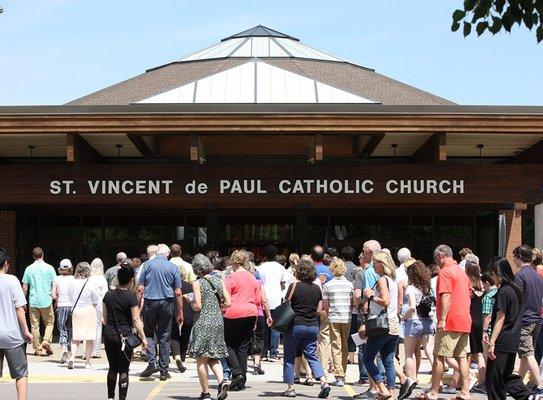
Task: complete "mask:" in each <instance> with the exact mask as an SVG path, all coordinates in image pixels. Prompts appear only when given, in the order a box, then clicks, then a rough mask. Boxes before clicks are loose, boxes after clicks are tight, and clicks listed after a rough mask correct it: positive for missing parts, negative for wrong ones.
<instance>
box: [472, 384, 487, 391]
mask: <svg viewBox="0 0 543 400" xmlns="http://www.w3.org/2000/svg"><path fill="white" fill-rule="evenodd" d="M470 393H477V394H486V384H485V383H478V384H476V385H473V387H472V388H471V390H470Z"/></svg>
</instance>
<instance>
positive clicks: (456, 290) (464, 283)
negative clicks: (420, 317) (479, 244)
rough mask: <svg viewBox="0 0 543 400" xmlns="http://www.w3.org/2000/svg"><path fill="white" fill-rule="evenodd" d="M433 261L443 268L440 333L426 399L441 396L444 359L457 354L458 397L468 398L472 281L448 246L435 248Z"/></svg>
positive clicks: (439, 295)
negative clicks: (459, 385) (468, 351)
mask: <svg viewBox="0 0 543 400" xmlns="http://www.w3.org/2000/svg"><path fill="white" fill-rule="evenodd" d="M434 261H435V263H436V264H437V265H438V266H439V267H440V269H441V270H440V271H439V275H438V278H437V333H436V338H435V345H434V356H435V358H434V365H433V368H432V371H433V373H432V387H431V389H430V391H429V392H428V393H425V394H424V395H423V398H426V399H430V400H434V399H437V398H438V393H439V385H440V383H441V379H442V378H443V370H444V363H445V358H448V357H454V358H455V359H456V361H457V362H458V365H459V369H460V380H461V383H462V390H461V392H460V394H458V395H457V398H462V399H469V398H470V394H469V365H468V360H467V358H466V347H467V345H468V338H469V332H470V330H471V316H470V312H469V311H470V305H471V293H470V281H469V278H468V276H467V275H466V273H465V272H464V271H463V270H462V269H461V268H460V267H459V266H458V264H457V263H456V261H455V260H454V259H453V252H452V250H451V248H450V247H449V246H446V245H444V244H442V245H439V246H438V247H436V249H435V250H434Z"/></svg>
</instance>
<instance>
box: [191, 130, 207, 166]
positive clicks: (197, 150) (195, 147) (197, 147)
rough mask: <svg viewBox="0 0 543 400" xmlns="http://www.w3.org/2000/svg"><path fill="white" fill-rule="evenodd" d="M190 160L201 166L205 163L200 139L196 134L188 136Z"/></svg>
mask: <svg viewBox="0 0 543 400" xmlns="http://www.w3.org/2000/svg"><path fill="white" fill-rule="evenodd" d="M189 146H190V160H191V161H194V162H197V163H198V164H200V165H202V164H204V163H205V162H206V155H205V149H204V144H203V143H202V138H201V137H200V135H198V134H197V133H193V134H191V135H190V136H189Z"/></svg>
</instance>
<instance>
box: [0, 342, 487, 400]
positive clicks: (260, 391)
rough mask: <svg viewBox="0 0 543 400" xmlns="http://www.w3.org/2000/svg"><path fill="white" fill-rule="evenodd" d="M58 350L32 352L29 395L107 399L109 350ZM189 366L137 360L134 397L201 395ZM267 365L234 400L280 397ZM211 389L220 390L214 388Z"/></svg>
mask: <svg viewBox="0 0 543 400" xmlns="http://www.w3.org/2000/svg"><path fill="white" fill-rule="evenodd" d="M55 350H58V348H55ZM57 354H59V353H58V351H56V353H55V356H53V357H54V358H53V357H48V358H45V357H43V358H42V357H35V356H33V355H31V356H29V371H30V377H29V381H30V389H29V390H30V395H29V399H30V400H49V399H55V400H61V399H77V400H94V399H100V398H102V399H106V398H107V391H106V374H107V369H108V367H107V361H106V359H105V355H104V356H103V358H101V359H96V360H93V361H94V363H93V368H92V369H85V368H84V361H83V360H81V359H78V360H77V362H76V365H75V369H73V370H68V369H67V367H66V365H59V364H58V362H57V358H58V357H57V356H56V355H57ZM170 365H172V364H170ZM185 365H186V366H187V368H188V369H187V371H186V372H185V373H184V374H181V373H179V372H177V370H175V369H174V368H170V373H171V375H172V379H171V380H169V381H167V382H160V381H159V380H158V374H157V375H156V376H155V378H150V379H141V378H139V372H141V371H142V370H143V369H145V366H146V363H144V362H142V361H135V362H133V363H132V365H131V371H130V375H131V382H130V389H129V398H130V399H138V400H152V399H155V400H172V399H173V400H185V399H195V398H198V396H199V394H200V385H199V383H198V376H197V374H196V365H195V363H194V362H192V361H191V360H188V362H187V363H185ZM263 368H264V370H265V371H266V374H265V375H256V374H253V373H252V368H251V367H249V374H248V375H249V376H248V382H247V390H245V391H243V392H231V393H230V394H229V399H242V400H245V399H246V400H249V399H260V398H271V397H279V395H280V393H281V392H282V391H283V390H285V385H284V384H283V383H282V372H283V365H282V362H275V363H263ZM421 372H422V373H421V374H420V375H419V384H420V385H421V386H423V387H425V386H427V385H428V383H429V381H430V366H429V364H428V362H427V361H426V360H424V363H423V366H422V368H421ZM357 374H358V366H357V365H349V366H348V369H347V382H356V381H357V380H358V378H357V376H358V375H357ZM331 378H332V377H331ZM212 379H213V378H212ZM331 380H332V379H330V381H331ZM211 385H212V387H213V388H214V387H215V386H216V382H215V381H214V380H212V381H211ZM365 390H367V386H356V385H353V384H347V385H345V387H343V388H335V387H333V388H332V392H331V395H330V399H336V400H338V399H341V400H346V399H350V398H351V397H352V396H353V395H354V394H355V393H360V392H362V391H365ZM318 392H319V387H318V386H313V387H308V386H304V385H297V387H296V393H297V394H298V397H302V398H304V397H306V398H307V397H309V398H316V397H317V394H318ZM211 393H212V395H215V394H216V393H215V389H213V390H212V391H211ZM415 393H418V391H415ZM450 397H452V396H451V395H443V396H442V398H443V399H446V398H450ZM13 398H15V385H14V384H13V382H12V381H11V380H10V379H9V371H8V369H7V365H5V366H4V377H3V378H1V379H0V399H6V400H7V399H13ZM473 398H474V399H476V400H482V399H485V398H486V397H484V396H474V397H473Z"/></svg>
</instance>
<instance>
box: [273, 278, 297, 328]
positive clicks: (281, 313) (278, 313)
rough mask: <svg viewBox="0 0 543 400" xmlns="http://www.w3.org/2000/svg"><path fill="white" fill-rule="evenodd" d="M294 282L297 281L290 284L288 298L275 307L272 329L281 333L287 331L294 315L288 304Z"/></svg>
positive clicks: (293, 289) (294, 285)
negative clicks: (290, 288)
mask: <svg viewBox="0 0 543 400" xmlns="http://www.w3.org/2000/svg"><path fill="white" fill-rule="evenodd" d="M296 283H297V282H294V284H293V285H292V290H291V291H290V294H289V296H288V298H287V299H286V300H285V301H284V302H283V303H282V304H281V305H280V306H278V307H277V308H276V309H275V314H274V316H273V325H272V329H275V330H276V331H279V332H281V333H287V332H288V331H289V329H290V327H291V325H292V322H293V321H294V317H295V316H296V314H295V313H294V310H293V309H292V306H291V304H290V299H292V295H293V294H294V291H295V290H296Z"/></svg>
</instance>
